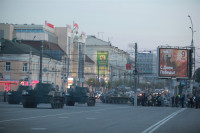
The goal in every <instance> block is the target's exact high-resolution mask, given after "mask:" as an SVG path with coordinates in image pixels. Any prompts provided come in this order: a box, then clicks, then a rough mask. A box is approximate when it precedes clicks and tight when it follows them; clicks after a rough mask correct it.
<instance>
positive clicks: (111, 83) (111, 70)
mask: <svg viewBox="0 0 200 133" xmlns="http://www.w3.org/2000/svg"><path fill="white" fill-rule="evenodd" d="M110 69H111V90H112V88H113V80H112V77H113V72H112V66H110Z"/></svg>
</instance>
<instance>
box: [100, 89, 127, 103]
mask: <svg viewBox="0 0 200 133" xmlns="http://www.w3.org/2000/svg"><path fill="white" fill-rule="evenodd" d="M100 100H101V101H102V102H103V103H128V101H129V100H130V97H129V96H128V95H127V94H126V93H124V92H123V91H121V90H117V89H114V90H112V91H109V92H107V93H104V94H102V95H101V96H100Z"/></svg>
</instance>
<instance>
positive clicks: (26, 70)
mask: <svg viewBox="0 0 200 133" xmlns="http://www.w3.org/2000/svg"><path fill="white" fill-rule="evenodd" d="M23 72H28V64H27V63H24V66H23Z"/></svg>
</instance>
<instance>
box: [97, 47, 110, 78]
mask: <svg viewBox="0 0 200 133" xmlns="http://www.w3.org/2000/svg"><path fill="white" fill-rule="evenodd" d="M98 73H99V75H106V74H108V51H97V74H98Z"/></svg>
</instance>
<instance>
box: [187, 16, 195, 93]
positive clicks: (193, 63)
mask: <svg viewBox="0 0 200 133" xmlns="http://www.w3.org/2000/svg"><path fill="white" fill-rule="evenodd" d="M188 17H189V19H190V22H191V27H189V28H190V29H191V31H192V41H191V52H192V65H193V66H194V78H192V80H191V83H190V89H191V92H192V89H193V83H192V82H194V79H195V47H194V41H193V37H194V32H195V31H194V29H193V23H192V18H191V17H190V15H188ZM192 69H193V68H191V71H192Z"/></svg>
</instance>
